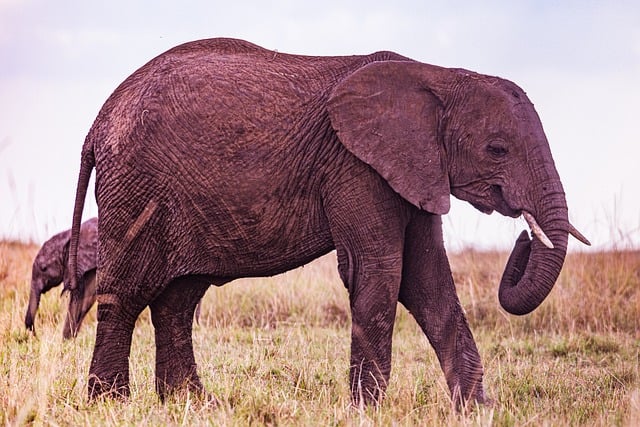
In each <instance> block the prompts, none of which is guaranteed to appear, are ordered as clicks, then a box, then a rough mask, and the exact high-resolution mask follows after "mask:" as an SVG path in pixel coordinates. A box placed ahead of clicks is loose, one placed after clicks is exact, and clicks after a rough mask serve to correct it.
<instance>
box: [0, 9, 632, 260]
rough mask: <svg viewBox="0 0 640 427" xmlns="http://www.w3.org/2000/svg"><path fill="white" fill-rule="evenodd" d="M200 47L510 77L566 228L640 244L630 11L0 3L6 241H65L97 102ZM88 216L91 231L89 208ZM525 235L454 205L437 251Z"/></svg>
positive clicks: (1, 214)
mask: <svg viewBox="0 0 640 427" xmlns="http://www.w3.org/2000/svg"><path fill="white" fill-rule="evenodd" d="M307 3H310V4H307ZM209 37H236V38H242V39H246V40H249V41H251V42H253V43H256V44H258V45H261V46H263V47H266V48H269V49H275V50H278V51H280V52H288V53H301V54H307V55H342V54H345V55H351V54H367V53H371V52H375V51H378V50H392V51H395V52H397V53H400V54H402V55H405V56H409V57H412V58H413V59H416V60H419V61H422V62H426V63H431V64H436V65H441V66H448V67H462V68H467V69H470V70H474V71H478V72H481V73H484V74H491V75H498V76H500V77H504V78H507V79H509V80H512V81H514V82H515V83H517V84H518V85H520V86H521V87H522V88H524V90H525V91H526V92H527V93H528V95H529V97H530V98H531V100H532V101H533V103H534V104H535V105H536V109H537V111H538V113H539V115H540V117H541V119H542V123H543V125H544V127H545V131H546V134H547V137H548V139H549V141H550V145H551V151H552V152H553V154H554V158H555V162H556V166H557V169H558V171H559V173H560V176H561V178H562V180H563V184H564V188H565V191H566V193H567V201H568V204H569V215H570V219H571V220H572V222H573V223H574V225H575V226H577V227H578V228H579V229H580V230H581V231H583V233H584V234H585V235H587V236H588V237H589V238H590V239H591V240H592V242H593V243H594V247H595V248H606V247H610V246H611V245H617V246H625V247H626V246H631V245H633V246H635V247H638V246H640V197H638V195H639V194H638V193H639V191H638V188H637V186H638V183H639V182H640V130H639V129H640V128H639V127H638V122H639V121H640V2H638V1H637V0H636V1H598V2H596V1H588V0H582V1H563V2H557V1H533V0H532V1H483V2H475V1H430V0H414V1H409V0H395V1H393V2H390V1H384V2H382V1H371V0H365V1H345V0H340V1H337V0H325V1H323V2H317V1H314V2H305V1H302V0H290V1H289V0H273V1H244V2H243V1H235V2H218V1H211V0H185V1H180V2H177V1H175V0H172V1H167V0H156V1H144V2H142V1H136V0H126V1H123V0H111V1H109V2H91V1H70V0H55V1H51V0H0V238H11V239H23V240H34V241H36V242H42V241H44V240H45V239H47V238H48V237H49V236H50V235H51V234H53V233H55V232H58V231H61V230H63V229H66V228H69V227H70V225H71V214H72V211H73V200H74V195H75V187H76V180H77V173H78V169H79V158H80V149H81V146H82V143H83V141H84V137H85V135H86V133H87V132H88V130H89V128H90V126H91V124H92V122H93V120H94V119H95V117H96V115H97V113H98V110H99V109H100V107H101V105H102V104H103V103H104V101H105V100H106V99H107V97H108V96H109V95H110V94H111V92H112V91H113V90H114V89H115V88H116V86H117V85H118V84H119V83H121V82H122V80H124V79H125V78H126V77H127V76H128V75H129V74H131V73H132V72H133V71H135V70H136V69H137V68H138V67H140V66H141V65H143V64H144V63H145V62H147V61H148V60H149V59H151V58H153V57H154V56H156V55H158V54H160V53H162V52H163V51H165V50H167V49H169V48H171V47H173V46H175V45H177V44H180V43H183V42H186V41H190V40H195V39H201V38H209ZM92 185H93V184H92ZM92 188H93V187H92ZM87 205H88V206H87V208H86V210H85V216H84V217H85V218H89V217H90V216H92V215H95V214H96V212H97V208H96V207H95V201H94V199H93V195H90V196H89V198H88V201H87ZM524 228H526V225H525V224H524V221H522V220H514V219H510V218H503V217H501V216H500V215H499V214H497V213H494V214H493V215H491V216H487V215H484V214H481V213H480V212H478V211H476V210H475V209H473V208H472V207H471V206H470V205H468V204H467V203H464V202H459V201H456V200H455V199H453V206H452V209H451V212H450V213H449V214H448V215H447V216H446V217H445V240H446V243H447V246H448V247H449V248H453V249H459V248H462V247H468V246H476V247H480V248H500V249H509V248H510V247H511V245H512V243H513V241H514V239H515V238H516V236H517V235H518V233H519V232H520V230H522V229H524ZM580 247H581V246H580V245H579V244H572V245H571V246H570V248H576V249H578V248H580Z"/></svg>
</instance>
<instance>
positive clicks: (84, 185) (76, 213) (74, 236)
mask: <svg viewBox="0 0 640 427" xmlns="http://www.w3.org/2000/svg"><path fill="white" fill-rule="evenodd" d="M95 164H96V159H95V155H94V152H93V141H92V140H91V139H89V138H87V141H85V144H84V146H83V147H82V155H81V158H80V173H79V174H78V186H77V187H76V200H75V203H74V206H73V225H72V226H71V241H70V242H69V261H68V262H69V265H68V268H69V281H70V283H69V289H70V290H72V291H73V290H75V289H76V288H77V285H78V279H79V278H78V242H79V240H80V224H81V223H82V211H83V209H84V201H85V198H86V197H87V189H88V188H89V179H90V178H91V171H92V170H93V168H94V166H95Z"/></svg>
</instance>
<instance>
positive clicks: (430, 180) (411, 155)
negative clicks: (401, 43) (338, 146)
mask: <svg viewBox="0 0 640 427" xmlns="http://www.w3.org/2000/svg"><path fill="white" fill-rule="evenodd" d="M442 70H444V69H441V68H439V67H433V66H429V65H426V64H420V63H415V62H408V61H407V62H405V61H386V62H374V63H371V64H369V65H366V66H365V67H363V68H361V69H359V70H358V71H356V72H355V73H353V74H352V75H350V76H349V77H347V78H346V79H345V80H343V81H342V82H340V83H339V84H338V85H337V86H336V88H335V89H334V91H333V93H332V95H331V97H330V99H329V102H328V110H329V116H330V118H331V124H332V126H333V128H334V129H335V130H336V132H337V133H338V138H339V139H340V141H341V142H342V144H344V146H345V147H346V148H347V149H348V150H349V151H350V152H351V153H353V154H354V155H355V156H356V157H358V158H359V159H360V160H362V161H363V162H365V163H367V164H369V165H370V166H371V167H373V168H374V169H375V170H376V171H377V172H378V173H379V174H380V175H382V177H383V178H384V179H386V180H387V182H388V183H389V185H390V186H391V188H393V189H394V190H395V191H396V192H397V193H398V194H400V195H401V196H402V197H403V198H404V199H406V200H407V201H409V202H410V203H412V204H413V205H415V206H416V207H418V208H420V209H423V210H425V211H428V212H431V213H434V214H438V215H443V214H445V213H447V212H448V211H449V207H450V200H449V197H450V189H449V177H448V173H447V165H446V159H445V156H444V147H443V146H442V143H441V142H440V138H439V135H438V123H439V117H441V115H442V109H443V105H442V102H441V100H440V98H439V97H438V96H437V95H436V92H435V91H434V90H433V88H432V85H431V84H430V80H433V78H434V76H435V75H436V74H438V73H440V74H441V73H442V72H443V71H442Z"/></svg>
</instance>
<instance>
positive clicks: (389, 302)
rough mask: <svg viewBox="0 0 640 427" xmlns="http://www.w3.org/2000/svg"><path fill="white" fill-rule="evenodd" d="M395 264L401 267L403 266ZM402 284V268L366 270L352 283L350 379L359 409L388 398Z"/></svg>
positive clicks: (353, 396)
mask: <svg viewBox="0 0 640 427" xmlns="http://www.w3.org/2000/svg"><path fill="white" fill-rule="evenodd" d="M395 264H396V267H399V266H400V263H399V262H396V263H395ZM369 268H371V267H369ZM399 283H400V271H399V268H398V269H397V271H394V269H393V268H389V269H385V268H381V269H377V268H376V269H372V271H370V272H367V271H366V270H365V271H363V272H362V273H361V274H360V277H359V278H354V279H353V282H352V283H350V300H351V313H352V325H351V366H350V370H349V379H350V384H351V393H352V399H353V402H354V404H355V405H356V406H359V405H360V404H366V405H369V404H374V405H377V404H379V403H380V402H381V401H382V399H383V398H384V394H385V391H386V388H387V383H388V382H389V376H390V373H391V342H392V333H393V324H394V320H395V315H396V306H397V304H398V302H397V301H398V293H397V292H398V287H399Z"/></svg>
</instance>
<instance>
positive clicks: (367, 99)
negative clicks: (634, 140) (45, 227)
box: [69, 38, 588, 407]
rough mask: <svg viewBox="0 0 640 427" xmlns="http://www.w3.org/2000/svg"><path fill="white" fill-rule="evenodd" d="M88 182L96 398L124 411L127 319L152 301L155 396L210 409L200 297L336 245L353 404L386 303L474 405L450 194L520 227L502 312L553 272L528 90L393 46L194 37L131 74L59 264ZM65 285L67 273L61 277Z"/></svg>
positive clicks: (96, 131) (379, 357)
mask: <svg viewBox="0 0 640 427" xmlns="http://www.w3.org/2000/svg"><path fill="white" fill-rule="evenodd" d="M94 168H95V171H96V181H95V195H96V201H97V204H98V209H99V212H100V215H99V225H98V228H99V230H100V232H99V237H98V288H97V294H98V296H97V299H98V314H97V317H98V326H97V334H96V342H95V347H94V351H93V357H92V360H91V364H90V369H89V374H90V375H89V381H88V395H89V398H90V399H91V398H95V397H96V396H101V395H107V396H111V397H122V398H126V397H127V396H129V395H130V389H129V358H128V356H129V353H130V347H131V337H132V332H133V328H134V324H135V320H136V318H137V317H138V315H139V314H140V312H141V311H142V310H143V309H144V308H145V307H147V306H149V307H150V309H151V318H152V323H153V326H154V330H155V337H156V362H155V364H156V366H155V387H156V391H157V394H158V395H159V397H160V399H161V400H164V399H165V398H166V396H167V395H169V394H171V393H175V392H176V391H185V390H187V391H192V392H194V393H198V394H204V395H206V392H205V391H204V387H203V385H202V382H201V380H200V378H199V376H198V373H197V365H196V362H195V357H194V352H193V343H192V327H193V323H192V317H193V310H194V308H195V306H196V302H197V301H198V300H199V299H200V298H201V297H202V295H203V294H204V292H205V291H206V289H207V288H208V287H209V286H210V285H214V286H221V285H223V284H225V283H227V282H230V281H232V280H234V279H237V278H241V277H259V276H271V275H275V274H278V273H281V272H284V271H287V270H290V269H293V268H296V267H299V266H302V265H304V264H306V263H308V262H310V261H311V260H313V259H316V258H318V257H319V256H321V255H324V254H326V253H328V252H330V251H333V250H335V251H336V253H337V259H338V273H339V275H340V278H341V279H342V281H343V283H344V286H345V288H346V289H347V291H348V296H349V304H350V310H351V315H352V316H351V318H352V322H351V348H350V353H351V354H350V369H349V380H350V389H351V399H352V402H353V404H354V405H377V404H379V403H380V402H381V401H382V399H383V398H384V396H385V394H386V390H387V384H388V381H389V378H390V370H391V344H392V331H393V325H394V319H395V315H396V309H397V304H398V302H399V303H401V304H402V305H403V306H404V307H406V308H407V309H408V311H409V312H410V313H411V314H412V316H413V317H414V318H415V320H416V321H417V323H418V324H419V326H420V327H421V329H422V331H423V332H424V334H425V335H426V337H427V339H428V341H429V342H430V344H431V346H432V347H433V348H434V350H435V353H436V355H437V358H438V360H439V363H440V365H441V368H442V370H443V372H444V375H445V377H446V382H447V384H448V387H449V391H450V394H451V398H452V401H453V402H455V404H456V406H458V407H459V406H460V405H466V404H468V403H470V402H480V403H482V402H485V401H486V400H487V397H486V396H485V390H484V386H483V375H484V373H483V367H482V363H481V360H480V356H479V352H478V349H477V347H476V344H475V342H474V339H473V336H472V333H471V331H470V328H469V325H468V323H467V320H466V318H465V315H464V311H463V309H462V308H461V306H460V302H459V300H458V297H457V294H456V290H455V286H454V282H453V278H452V274H451V268H450V265H449V261H448V259H447V255H446V251H445V247H444V243H443V233H442V220H441V216H442V215H444V214H446V213H447V212H448V211H449V208H450V197H451V195H453V196H455V197H457V198H459V199H462V200H464V201H467V202H469V203H471V204H472V205H473V206H474V207H476V208H477V209H478V210H480V211H481V212H484V213H487V214H489V213H491V212H493V211H497V212H499V213H500V214H502V215H506V216H509V217H514V218H516V217H519V216H521V215H524V217H525V219H527V221H528V222H529V224H530V226H531V229H532V233H533V234H534V236H532V238H530V237H529V236H528V234H527V233H526V232H523V234H522V235H521V236H520V237H519V238H518V239H517V241H516V244H515V246H514V249H513V251H512V254H511V257H510V259H509V261H508V262H507V265H506V268H505V271H504V274H503V277H502V279H501V282H500V285H499V290H498V293H499V301H500V303H501V305H502V307H503V308H504V309H505V310H506V311H508V312H510V313H513V314H515V315H523V314H526V313H529V312H531V311H532V310H534V309H535V308H536V307H538V306H539V305H540V304H541V303H542V302H543V300H544V299H545V298H546V296H547V295H548V294H549V292H550V291H551V289H552V287H553V285H554V283H555V281H556V279H557V277H558V274H559V273H560V270H561V268H562V265H563V262H564V259H565V255H566V251H567V241H568V235H569V234H573V235H574V236H576V237H577V238H578V239H580V240H582V241H583V242H585V243H588V241H587V240H586V238H584V236H582V235H581V234H580V233H579V232H578V231H577V230H576V229H575V227H574V226H573V225H571V224H570V222H569V219H568V208H567V203H566V199H565V194H564V190H563V187H562V183H561V182H560V178H559V174H558V172H557V170H556V168H555V164H554V161H553V158H552V154H551V150H550V147H549V144H548V141H547V139H546V136H545V134H544V131H543V128H542V124H541V121H540V119H539V117H538V115H537V113H536V111H535V109H534V107H533V104H532V103H531V101H530V100H529V99H528V97H527V95H526V94H525V92H524V91H523V90H522V89H521V88H520V87H518V86H517V85H516V84H514V83H512V82H510V81H508V80H505V79H502V78H499V77H492V76H487V75H482V74H478V73H476V72H472V71H468V70H465V69H457V68H444V67H440V66H435V65H430V64H426V63H421V62H418V61H415V60H412V59H410V58H407V57H404V56H401V55H399V54H396V53H393V52H387V51H382V52H377V53H373V54H370V55H354V56H324V57H320V56H302V55H293V54H284V53H281V52H278V51H272V50H268V49H265V48H262V47H259V46H257V45H254V44H252V43H249V42H246V41H242V40H236V39H228V38H217V39H205V40H198V41H193V42H188V43H185V44H182V45H179V46H177V47H174V48H172V49H170V50H168V51H166V52H165V53H162V54H160V55H159V56H157V57H156V58H154V59H152V60H151V61H149V62H148V63H146V64H145V65H143V66H142V67H141V68H139V69H138V70H137V71H135V72H134V73H133V74H132V75H131V76H129V77H128V78H127V79H125V80H124V82H123V83H121V84H120V85H119V86H118V87H117V88H116V90H115V91H114V92H113V94H112V95H111V96H110V97H109V98H108V99H107V101H106V102H105V104H104V105H103V106H102V108H101V110H100V112H99V113H98V116H97V118H96V119H95V121H94V123H93V125H92V126H91V128H90V130H89V132H88V134H87V137H86V138H85V141H84V144H83V147H82V152H81V155H80V171H79V174H78V184H77V189H76V199H75V202H74V214H73V227H72V230H73V231H72V238H71V246H70V248H71V250H70V257H69V268H70V269H71V271H72V272H75V271H76V270H77V266H76V263H77V260H76V247H77V243H78V235H79V224H80V222H81V218H82V209H83V206H84V203H85V198H86V193H87V190H88V186H89V177H90V176H91V174H92V173H93V169H94ZM74 277H75V275H72V279H73V278H74Z"/></svg>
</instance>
